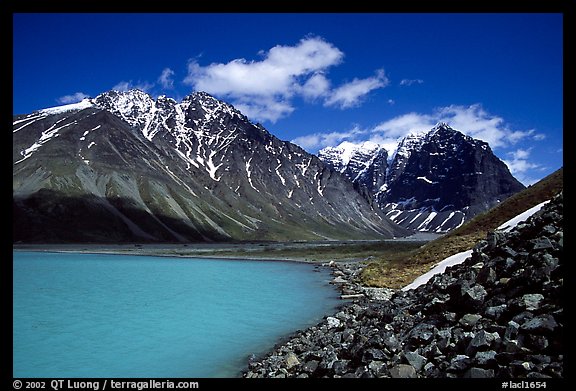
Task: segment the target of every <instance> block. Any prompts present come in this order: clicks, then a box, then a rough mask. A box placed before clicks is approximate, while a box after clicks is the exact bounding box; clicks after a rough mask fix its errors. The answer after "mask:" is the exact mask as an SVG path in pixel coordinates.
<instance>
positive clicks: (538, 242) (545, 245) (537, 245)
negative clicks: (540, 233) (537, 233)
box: [533, 237, 554, 250]
mask: <svg viewBox="0 0 576 391" xmlns="http://www.w3.org/2000/svg"><path fill="white" fill-rule="evenodd" d="M533 243H534V247H533V249H534V250H546V249H552V248H554V246H553V245H552V242H551V241H550V239H548V238H547V237H541V238H538V239H535V240H533Z"/></svg>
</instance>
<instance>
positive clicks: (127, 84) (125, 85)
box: [112, 80, 154, 92]
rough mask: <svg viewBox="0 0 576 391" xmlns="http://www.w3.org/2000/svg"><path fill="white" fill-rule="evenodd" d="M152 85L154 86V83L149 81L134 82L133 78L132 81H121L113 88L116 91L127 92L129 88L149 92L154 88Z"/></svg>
mask: <svg viewBox="0 0 576 391" xmlns="http://www.w3.org/2000/svg"><path fill="white" fill-rule="evenodd" d="M152 87H154V84H150V83H148V82H140V81H139V82H138V83H136V84H134V83H132V80H130V81H121V82H119V83H118V84H116V85H115V86H114V87H112V89H113V90H116V91H121V92H126V91H128V90H132V89H138V90H141V91H144V92H148V91H150V89H152Z"/></svg>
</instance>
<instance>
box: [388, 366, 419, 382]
mask: <svg viewBox="0 0 576 391" xmlns="http://www.w3.org/2000/svg"><path fill="white" fill-rule="evenodd" d="M390 376H392V377H393V378H402V379H405V378H415V377H416V369H414V367H413V366H412V365H407V364H398V365H396V366H395V367H393V368H392V369H390Z"/></svg>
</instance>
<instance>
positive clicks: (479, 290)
mask: <svg viewBox="0 0 576 391" xmlns="http://www.w3.org/2000/svg"><path fill="white" fill-rule="evenodd" d="M487 295H488V292H486V289H484V287H483V286H482V285H480V284H476V285H474V286H473V287H472V288H470V289H467V290H466V291H465V292H464V295H463V300H464V301H465V302H466V303H467V304H468V305H469V306H471V307H472V308H475V309H476V308H480V306H481V305H482V304H483V303H484V299H485V298H486V296H487Z"/></svg>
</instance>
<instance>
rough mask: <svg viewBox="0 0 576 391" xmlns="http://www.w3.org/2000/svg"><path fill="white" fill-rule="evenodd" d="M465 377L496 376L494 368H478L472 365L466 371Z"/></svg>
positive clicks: (481, 377) (482, 377)
mask: <svg viewBox="0 0 576 391" xmlns="http://www.w3.org/2000/svg"><path fill="white" fill-rule="evenodd" d="M464 377H468V378H474V379H485V378H493V377H494V370H493V369H483V368H476V367H472V368H470V369H468V370H467V371H466V373H465V374H464Z"/></svg>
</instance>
